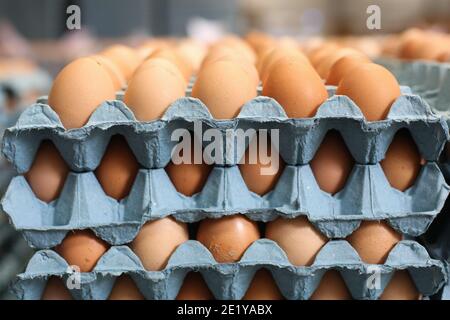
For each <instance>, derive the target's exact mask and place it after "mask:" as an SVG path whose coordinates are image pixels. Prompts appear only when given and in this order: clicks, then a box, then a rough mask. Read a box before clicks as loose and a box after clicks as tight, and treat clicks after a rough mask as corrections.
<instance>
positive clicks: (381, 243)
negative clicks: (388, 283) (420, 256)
mask: <svg viewBox="0 0 450 320" xmlns="http://www.w3.org/2000/svg"><path fill="white" fill-rule="evenodd" d="M400 240H402V236H401V234H399V233H398V232H396V231H395V230H394V229H392V228H391V227H390V226H389V225H388V224H387V223H386V222H380V221H363V222H362V223H361V225H360V226H359V228H358V229H357V230H355V231H353V233H352V234H351V235H350V236H348V237H347V241H348V242H349V243H350V244H351V245H352V247H353V248H354V249H355V250H356V251H357V252H358V254H359V257H360V258H361V260H362V261H364V262H366V263H370V264H383V263H384V262H385V261H386V258H387V256H388V255H389V252H390V251H391V250H392V248H393V247H394V246H395V245H396V244H397V243H398V242H399V241H400Z"/></svg>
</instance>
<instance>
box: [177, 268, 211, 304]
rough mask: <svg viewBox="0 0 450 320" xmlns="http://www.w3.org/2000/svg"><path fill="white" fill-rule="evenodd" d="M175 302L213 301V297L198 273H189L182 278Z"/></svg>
mask: <svg viewBox="0 0 450 320" xmlns="http://www.w3.org/2000/svg"><path fill="white" fill-rule="evenodd" d="M176 300H214V295H213V294H212V293H211V291H210V290H209V288H208V286H207V284H206V282H205V280H203V277H202V275H201V274H200V272H189V273H188V274H187V275H186V277H185V278H184V281H183V285H182V286H181V288H180V291H179V292H178V295H177V297H176Z"/></svg>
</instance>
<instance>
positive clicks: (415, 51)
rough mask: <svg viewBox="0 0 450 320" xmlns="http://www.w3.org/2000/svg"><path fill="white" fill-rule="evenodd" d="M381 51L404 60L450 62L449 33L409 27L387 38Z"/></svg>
mask: <svg viewBox="0 0 450 320" xmlns="http://www.w3.org/2000/svg"><path fill="white" fill-rule="evenodd" d="M383 53H384V54H385V55H386V56H392V57H395V58H400V59H404V60H428V61H436V62H450V35H448V34H445V33H441V32H437V31H433V30H421V29H416V28H411V29H408V30H406V31H404V32H403V33H401V34H398V35H393V36H391V37H390V38H388V40H387V41H386V42H385V43H384V48H383Z"/></svg>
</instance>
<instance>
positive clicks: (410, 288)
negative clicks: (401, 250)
mask: <svg viewBox="0 0 450 320" xmlns="http://www.w3.org/2000/svg"><path fill="white" fill-rule="evenodd" d="M421 296H422V295H421V294H420V293H419V291H417V288H416V285H415V284H414V281H413V280H412V278H411V276H410V275H409V272H408V271H406V270H400V271H396V272H395V273H394V275H393V276H392V278H391V280H390V281H389V283H388V285H387V287H386V288H385V289H384V291H383V293H382V294H381V296H380V298H379V299H380V300H419V299H421Z"/></svg>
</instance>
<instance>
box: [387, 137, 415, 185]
mask: <svg viewBox="0 0 450 320" xmlns="http://www.w3.org/2000/svg"><path fill="white" fill-rule="evenodd" d="M421 162H422V157H421V156H420V153H419V150H418V149H417V146H416V144H415V142H414V140H413V139H412V137H411V135H410V133H409V131H408V130H406V129H402V130H400V131H398V132H397V133H396V134H395V136H394V139H393V140H392V142H391V144H390V145H389V148H388V149H387V151H386V154H385V156H384V159H383V160H381V162H380V165H381V167H382V168H383V171H384V174H385V176H386V179H387V180H388V181H389V183H390V184H391V186H392V187H393V188H395V189H398V190H400V191H405V190H406V189H408V188H410V187H411V186H412V185H413V184H414V182H415V180H416V178H417V176H418V175H419V172H420V169H421Z"/></svg>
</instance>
